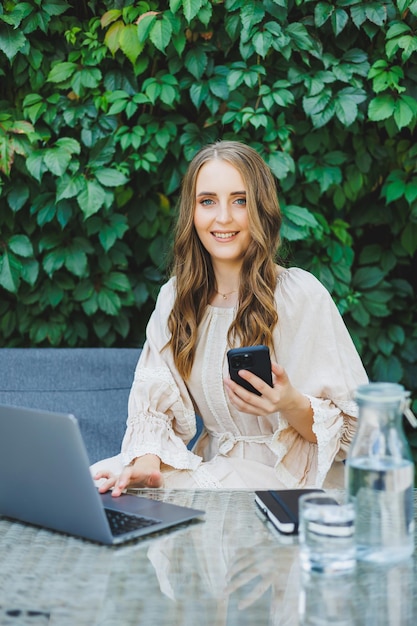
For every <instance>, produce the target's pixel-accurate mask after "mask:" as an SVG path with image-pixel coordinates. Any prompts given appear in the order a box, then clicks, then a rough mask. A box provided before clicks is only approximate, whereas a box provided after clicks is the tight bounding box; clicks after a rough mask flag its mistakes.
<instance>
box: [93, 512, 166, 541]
mask: <svg viewBox="0 0 417 626" xmlns="http://www.w3.org/2000/svg"><path fill="white" fill-rule="evenodd" d="M104 510H105V512H106V516H107V520H108V522H109V524H110V530H111V532H112V534H113V535H115V536H117V535H124V534H125V533H128V532H131V531H134V530H138V529H140V528H146V527H148V526H154V525H155V524H159V523H160V521H161V520H159V519H152V518H151V517H139V516H138V515H129V513H123V512H122V511H114V510H113V509H104Z"/></svg>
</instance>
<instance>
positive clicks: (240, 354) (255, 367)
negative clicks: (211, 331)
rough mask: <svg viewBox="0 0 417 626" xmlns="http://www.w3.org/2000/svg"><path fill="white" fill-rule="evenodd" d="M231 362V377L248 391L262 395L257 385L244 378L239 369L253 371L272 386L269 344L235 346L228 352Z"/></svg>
mask: <svg viewBox="0 0 417 626" xmlns="http://www.w3.org/2000/svg"><path fill="white" fill-rule="evenodd" d="M227 360H228V362H229V373H230V378H231V379H232V380H234V381H235V382H236V383H238V385H241V386H242V387H244V388H245V389H247V390H248V391H251V392H252V393H256V395H257V396H260V395H262V394H261V393H259V391H258V390H257V389H255V387H253V386H252V385H250V384H249V383H248V382H247V381H246V380H243V378H241V377H240V376H239V374H238V371H239V370H248V371H249V372H253V373H254V374H256V376H258V377H259V378H262V380H264V381H265V382H266V383H268V385H269V386H270V387H272V371H271V357H270V355H269V348H268V346H262V345H260V346H249V347H246V348H233V349H232V350H229V351H228V353H227Z"/></svg>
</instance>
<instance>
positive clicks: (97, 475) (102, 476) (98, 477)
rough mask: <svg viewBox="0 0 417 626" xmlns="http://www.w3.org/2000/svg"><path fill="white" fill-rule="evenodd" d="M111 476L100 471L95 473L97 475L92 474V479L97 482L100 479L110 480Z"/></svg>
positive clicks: (109, 473)
mask: <svg viewBox="0 0 417 626" xmlns="http://www.w3.org/2000/svg"><path fill="white" fill-rule="evenodd" d="M111 476H113V474H112V473H111V472H107V471H105V470H102V471H101V472H97V474H94V476H93V479H94V480H99V479H100V478H110V477H111Z"/></svg>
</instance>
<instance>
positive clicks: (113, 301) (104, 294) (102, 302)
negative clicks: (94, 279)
mask: <svg viewBox="0 0 417 626" xmlns="http://www.w3.org/2000/svg"><path fill="white" fill-rule="evenodd" d="M97 303H98V307H99V309H101V310H102V311H104V313H107V315H117V314H118V313H119V311H120V307H121V302H120V298H119V296H118V295H117V293H115V292H114V291H111V289H107V288H106V287H102V289H101V290H100V291H99V292H98V294H97Z"/></svg>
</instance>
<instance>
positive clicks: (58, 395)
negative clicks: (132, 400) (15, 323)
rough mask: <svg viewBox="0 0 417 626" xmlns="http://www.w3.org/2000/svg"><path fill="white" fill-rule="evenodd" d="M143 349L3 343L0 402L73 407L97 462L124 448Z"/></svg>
mask: <svg viewBox="0 0 417 626" xmlns="http://www.w3.org/2000/svg"><path fill="white" fill-rule="evenodd" d="M139 355H140V349H139V348H137V349H132V348H2V349H0V403H1V404H12V405H21V406H27V407H33V408H37V409H46V410H49V411H58V412H61V413H72V414H73V415H75V417H76V418H77V419H78V421H79V424H80V429H81V433H82V435H83V438H84V442H85V444H86V448H87V452H88V455H89V458H90V462H91V463H94V462H95V461H97V460H99V459H102V458H105V457H108V456H112V455H114V454H117V453H118V452H119V451H120V444H121V440H122V438H123V434H124V431H125V426H126V418H127V403H128V397H129V391H130V387H131V385H132V381H133V376H134V372H135V367H136V363H137V360H138V358H139ZM0 436H1V433H0Z"/></svg>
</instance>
